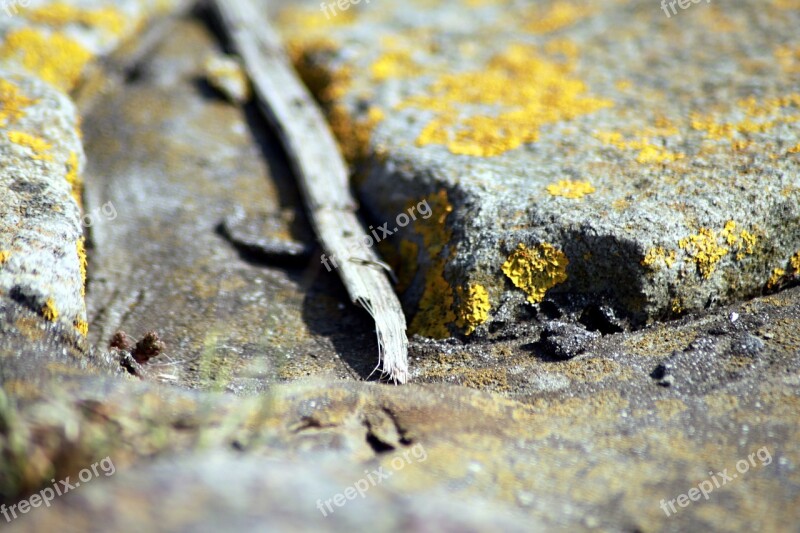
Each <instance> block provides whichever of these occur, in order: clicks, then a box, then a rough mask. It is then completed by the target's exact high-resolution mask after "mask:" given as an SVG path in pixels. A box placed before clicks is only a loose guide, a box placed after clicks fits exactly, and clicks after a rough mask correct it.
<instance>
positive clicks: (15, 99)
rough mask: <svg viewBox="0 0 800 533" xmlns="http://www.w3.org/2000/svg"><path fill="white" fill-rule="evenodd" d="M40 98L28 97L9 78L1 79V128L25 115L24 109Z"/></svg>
mask: <svg viewBox="0 0 800 533" xmlns="http://www.w3.org/2000/svg"><path fill="white" fill-rule="evenodd" d="M37 101H38V100H34V99H33V98H28V97H27V96H25V95H24V94H22V91H20V90H19V87H17V86H16V85H14V84H13V83H11V82H9V81H8V80H2V79H0V128H4V127H6V126H8V125H10V124H13V123H14V122H16V121H18V120H19V119H21V118H22V117H23V116H25V111H24V109H25V108H26V107H29V106H31V105H33V104H35V103H36V102H37Z"/></svg>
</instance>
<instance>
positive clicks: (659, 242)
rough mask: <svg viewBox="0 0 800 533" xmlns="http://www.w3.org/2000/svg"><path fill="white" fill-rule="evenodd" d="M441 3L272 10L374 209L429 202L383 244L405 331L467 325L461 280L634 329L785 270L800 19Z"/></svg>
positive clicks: (799, 179) (743, 293)
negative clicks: (407, 323) (554, 300)
mask: <svg viewBox="0 0 800 533" xmlns="http://www.w3.org/2000/svg"><path fill="white" fill-rule="evenodd" d="M463 4H464V3H463V2H460V1H455V0H453V1H446V2H435V3H426V4H425V5H420V6H415V8H414V9H409V8H408V4H407V2H401V1H390V0H385V1H382V2H372V3H362V4H360V5H353V6H352V7H351V8H350V9H348V10H346V11H344V12H342V13H339V14H338V16H336V17H333V16H330V13H329V14H328V15H329V16H328V17H325V15H324V13H323V11H321V9H320V6H319V5H318V2H311V1H309V2H307V3H303V4H292V5H291V7H288V8H286V9H284V10H283V11H281V12H280V16H279V18H278V20H279V21H281V26H282V28H283V32H284V35H285V38H286V40H287V41H288V43H289V50H290V52H291V53H292V54H293V57H294V58H295V64H296V66H297V67H298V69H299V70H300V71H301V73H303V74H304V76H305V79H306V81H307V82H308V84H309V85H310V86H311V87H312V88H313V89H314V90H315V93H316V95H317V96H318V98H319V99H320V100H321V101H322V102H323V103H324V104H326V105H327V108H328V113H329V117H330V120H331V122H332V124H333V128H334V130H335V131H336V132H337V133H338V135H339V138H340V142H341V143H342V146H343V150H344V152H345V153H346V154H347V155H348V156H350V158H351V159H352V160H353V161H355V162H356V163H358V180H357V183H358V184H359V191H360V193H361V197H362V199H363V201H364V204H365V206H366V208H367V209H368V210H369V211H370V212H371V213H372V214H373V215H374V220H378V221H383V220H393V217H395V216H396V215H397V213H402V212H403V210H404V209H405V208H406V207H407V206H408V205H411V204H415V203H417V202H419V201H420V200H421V199H424V198H425V199H428V200H429V201H430V204H431V206H432V208H433V211H434V213H435V216H433V217H431V218H430V219H429V220H427V221H422V220H420V221H417V222H415V223H414V225H413V227H412V232H408V233H406V234H404V235H403V236H398V237H396V238H393V240H392V241H391V244H392V246H393V248H394V250H395V253H396V254H397V255H398V257H397V258H396V260H395V262H394V263H395V267H396V268H397V269H398V270H399V271H400V277H401V278H402V277H404V276H406V277H408V278H409V280H410V283H409V285H408V287H409V288H408V290H407V291H406V293H405V303H406V305H407V306H408V310H409V313H410V314H413V315H416V318H415V319H414V320H413V321H412V322H411V325H412V330H413V331H415V332H417V333H420V334H422V335H427V336H432V337H446V336H449V335H452V334H455V333H457V332H460V333H465V332H467V331H468V330H470V331H471V330H472V329H475V331H477V332H478V333H477V334H478V335H480V334H482V333H481V332H482V330H481V329H480V328H477V329H476V328H475V327H474V325H471V324H467V323H466V322H464V321H463V320H462V321H460V322H459V317H460V316H471V315H472V314H474V311H475V310H477V309H480V308H481V306H482V305H483V303H482V301H483V300H478V299H476V298H475V297H474V296H471V295H474V294H478V293H480V294H484V293H485V294H487V295H488V301H489V303H490V307H491V309H490V311H489V312H487V313H484V312H481V313H480V314H479V315H478V317H479V318H478V321H480V322H486V321H490V320H491V317H493V316H494V315H495V313H497V311H498V308H499V306H500V305H501V303H502V302H506V300H507V298H508V297H509V296H513V297H514V299H515V300H514V301H515V302H516V310H517V312H516V316H517V317H522V316H524V306H525V302H526V301H527V302H530V303H534V304H536V303H538V302H541V301H542V299H543V298H544V296H545V295H547V296H548V297H551V296H553V297H557V296H559V295H563V296H570V295H572V296H579V297H580V298H578V299H576V300H575V301H576V302H581V303H582V305H585V304H586V303H589V304H594V305H601V306H608V307H610V308H612V309H613V310H614V311H615V312H617V313H619V314H620V316H624V317H626V318H627V320H629V321H631V322H632V323H633V325H635V326H641V325H643V324H645V323H652V322H653V321H654V320H657V319H663V318H674V317H678V316H681V315H683V314H684V313H688V312H696V311H702V310H704V309H706V308H707V307H708V306H718V305H720V304H724V303H730V302H735V301H740V300H742V299H746V298H747V297H751V296H754V295H758V294H760V293H761V292H762V291H764V290H773V289H777V288H779V287H781V286H782V285H783V284H784V283H786V282H789V281H792V280H795V281H796V280H797V279H798V274H800V226H798V220H800V211H798V209H800V208H799V207H798V206H800V201H798V200H799V199H800V196H799V195H800V175H799V174H798V155H797V152H798V150H800V149H799V148H798V147H799V146H800V133H798V132H800V128H799V127H798V117H800V114H798V109H799V108H800V94H798V93H797V80H796V61H795V59H794V58H795V55H796V48H797V47H796V44H792V43H794V42H795V41H794V35H795V33H796V28H797V26H798V24H799V23H800V18H798V17H800V11H797V10H796V9H791V8H790V7H789V6H788V4H786V3H780V2H771V3H769V4H767V5H764V4H755V3H752V2H747V1H744V0H742V1H737V2H732V3H729V4H726V6H725V9H724V11H723V9H722V8H721V7H720V6H718V5H713V4H712V5H708V6H706V5H704V6H701V8H698V9H694V10H693V11H692V12H691V13H689V12H686V13H680V14H679V16H677V17H675V16H673V17H672V18H667V17H665V15H664V13H663V12H662V11H661V10H660V9H658V8H657V6H656V8H654V6H653V5H652V3H651V2H649V1H647V0H634V1H627V2H613V3H606V4H603V5H602V6H600V5H595V4H593V3H590V2H583V1H579V2H571V3H548V2H515V1H511V0H508V1H505V0H502V1H496V2H495V1H492V2H472V3H470V6H471V7H469V8H465V7H464V5H463ZM455 21H458V23H457V24H456V22H455ZM720 21H722V22H720ZM711 27H713V28H714V30H715V31H709V28H711ZM742 36H746V39H743V37H742ZM710 50H713V54H711V53H710V52H709V51H710ZM476 291H477V292H476ZM576 311H577V312H578V314H580V309H577V310H576ZM506 322H508V321H506ZM460 324H461V325H460Z"/></svg>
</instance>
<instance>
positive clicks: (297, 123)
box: [214, 0, 408, 383]
mask: <svg viewBox="0 0 800 533" xmlns="http://www.w3.org/2000/svg"><path fill="white" fill-rule="evenodd" d="M214 5H215V7H216V10H217V13H218V14H219V18H220V20H221V21H222V25H223V27H224V28H225V30H226V31H227V33H228V35H229V36H230V39H231V42H232V43H233V45H234V47H235V48H236V49H237V51H238V52H239V55H240V56H241V58H242V60H243V61H244V64H245V67H246V69H247V72H248V74H249V76H250V79H251V80H252V82H253V86H254V90H255V94H256V96H257V98H258V101H259V105H260V106H261V109H262V111H263V112H264V114H265V115H266V117H267V119H268V120H269V121H270V122H271V123H272V126H273V128H274V129H275V131H277V132H278V135H279V136H280V138H281V140H282V142H283V144H284V146H285V148H286V151H287V153H288V154H289V157H290V159H291V162H292V165H293V167H294V171H295V174H296V176H297V177H298V180H299V182H300V188H301V190H302V191H303V194H304V197H305V201H306V204H307V207H308V211H309V214H310V217H311V223H312V225H313V226H314V230H315V232H316V234H317V236H318V238H319V240H320V242H321V243H322V246H323V247H324V248H325V250H326V253H327V254H329V255H331V256H335V257H336V258H339V261H338V263H337V264H338V267H339V268H338V273H339V275H340V276H341V278H342V281H343V282H344V285H345V287H346V288H347V291H348V293H349V294H350V297H351V298H352V300H353V302H357V303H359V304H360V305H362V306H363V307H364V308H365V309H366V310H367V311H368V312H369V313H370V315H372V317H373V319H374V320H375V328H376V331H377V336H378V367H379V368H381V370H382V372H383V373H384V374H385V375H387V376H388V377H389V378H390V379H391V380H393V381H394V382H400V383H404V382H405V381H406V380H407V379H408V355H407V354H408V340H407V338H406V321H405V316H404V315H403V310H402V308H401V306H400V301H399V300H398V299H397V296H396V295H395V293H394V289H393V288H392V286H391V284H390V283H389V280H388V279H387V278H386V273H385V272H384V271H383V267H382V266H381V265H382V263H380V260H379V258H378V257H377V255H376V254H375V252H374V251H372V249H371V248H367V247H363V246H356V245H355V243H356V242H357V241H358V240H360V238H361V237H362V236H363V235H364V230H363V228H362V227H361V225H360V224H359V222H358V219H357V218H356V215H355V211H356V207H357V206H356V203H355V201H354V200H353V197H352V196H351V194H350V189H349V185H348V171H347V166H346V165H345V163H344V160H343V159H342V156H341V153H340V151H339V147H338V145H337V144H336V140H335V139H334V137H333V134H332V133H331V131H330V128H329V127H328V125H327V123H326V122H325V119H324V117H323V115H322V112H321V111H320V109H319V108H318V107H317V105H316V103H315V102H314V100H313V99H312V97H311V95H310V94H309V92H308V90H307V89H306V87H305V86H304V85H303V84H302V82H301V81H300V79H299V78H298V76H297V74H296V73H295V71H294V69H293V68H292V67H291V65H290V63H289V61H288V59H287V56H286V54H285V52H284V50H283V46H282V45H281V42H280V39H279V38H278V35H277V33H276V32H275V30H274V29H273V28H272V27H271V26H270V25H269V22H268V21H267V20H266V18H265V17H264V16H262V14H261V12H260V11H259V10H258V9H256V8H255V6H254V5H253V2H252V1H250V0H215V1H214ZM353 250H357V252H353Z"/></svg>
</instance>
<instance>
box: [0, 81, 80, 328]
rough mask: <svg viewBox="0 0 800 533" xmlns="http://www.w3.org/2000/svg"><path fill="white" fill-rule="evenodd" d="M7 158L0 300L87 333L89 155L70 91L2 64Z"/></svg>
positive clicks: (0, 225)
mask: <svg viewBox="0 0 800 533" xmlns="http://www.w3.org/2000/svg"><path fill="white" fill-rule="evenodd" d="M0 161H2V165H1V166H0V299H2V300H6V299H10V300H12V301H14V302H17V303H18V304H21V305H23V306H25V307H27V308H29V309H31V310H33V311H36V312H37V313H39V314H40V315H41V316H42V317H43V318H44V319H45V320H48V321H51V322H56V321H58V322H63V323H65V324H68V325H70V326H71V327H72V326H74V328H75V329H76V330H77V331H78V332H79V333H80V334H82V335H86V327H87V324H86V307H85V304H84V299H83V291H84V285H83V279H84V277H85V272H86V270H85V268H86V264H85V261H86V255H85V251H84V240H83V231H82V227H81V223H80V217H81V213H80V208H79V207H78V203H77V201H80V179H79V177H78V176H80V175H81V171H82V166H83V164H84V156H83V147H82V146H81V141H80V138H79V133H78V130H77V113H76V111H75V106H74V105H73V104H72V102H71V101H70V100H69V98H67V97H66V96H65V95H64V94H62V93H60V92H58V91H56V90H55V89H53V88H52V87H51V86H49V85H48V84H46V83H44V82H43V81H41V80H39V79H38V78H33V77H31V76H24V75H13V74H10V73H9V72H7V71H2V70H0Z"/></svg>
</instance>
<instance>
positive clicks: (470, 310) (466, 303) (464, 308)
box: [456, 284, 492, 335]
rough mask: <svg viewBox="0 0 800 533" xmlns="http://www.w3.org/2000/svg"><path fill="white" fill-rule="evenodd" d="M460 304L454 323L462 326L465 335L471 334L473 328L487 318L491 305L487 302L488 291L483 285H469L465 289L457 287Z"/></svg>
mask: <svg viewBox="0 0 800 533" xmlns="http://www.w3.org/2000/svg"><path fill="white" fill-rule="evenodd" d="M459 297H460V300H461V306H460V307H459V309H458V320H457V321H456V325H457V326H458V327H460V328H464V333H465V334H466V335H471V334H472V332H473V331H475V328H477V327H478V326H480V325H481V324H483V323H484V322H486V321H487V320H488V319H489V311H491V309H492V306H491V304H490V303H489V291H487V290H486V287H484V286H483V285H477V284H475V285H470V286H469V288H468V289H467V291H466V292H465V291H464V290H463V289H459Z"/></svg>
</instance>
